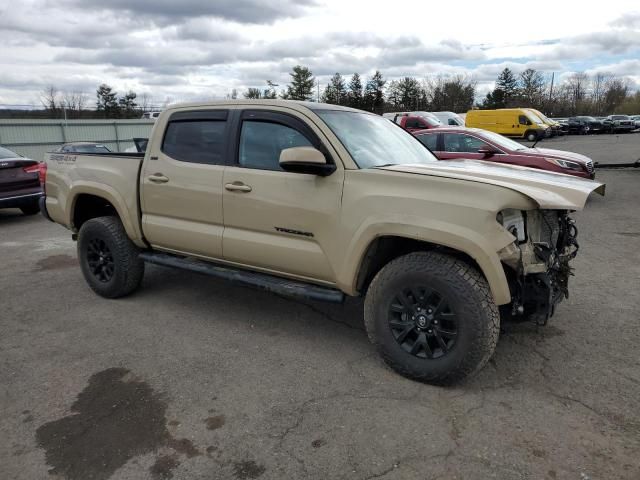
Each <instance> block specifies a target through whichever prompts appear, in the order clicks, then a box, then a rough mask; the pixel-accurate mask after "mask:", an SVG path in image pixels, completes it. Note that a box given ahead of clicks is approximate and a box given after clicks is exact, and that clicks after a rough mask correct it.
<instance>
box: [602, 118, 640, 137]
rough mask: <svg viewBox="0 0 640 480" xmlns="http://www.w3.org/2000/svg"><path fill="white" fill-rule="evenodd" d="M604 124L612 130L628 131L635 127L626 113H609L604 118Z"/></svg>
mask: <svg viewBox="0 0 640 480" xmlns="http://www.w3.org/2000/svg"><path fill="white" fill-rule="evenodd" d="M604 125H605V126H606V127H607V129H608V130H610V131H611V133H613V132H630V131H631V130H635V129H636V124H635V122H634V121H633V120H632V119H631V117H629V116H628V115H609V116H608V117H607V118H605V119H604Z"/></svg>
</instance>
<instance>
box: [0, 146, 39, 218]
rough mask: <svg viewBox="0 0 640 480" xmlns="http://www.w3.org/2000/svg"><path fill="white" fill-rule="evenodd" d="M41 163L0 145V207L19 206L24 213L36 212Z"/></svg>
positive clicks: (37, 209) (32, 213) (31, 213)
mask: <svg viewBox="0 0 640 480" xmlns="http://www.w3.org/2000/svg"><path fill="white" fill-rule="evenodd" d="M41 168H42V167H41V165H40V164H39V163H38V162H36V161H35V160H31V159H30V158H25V157H23V156H22V155H19V154H17V153H16V152H13V151H11V150H9V149H8V148H4V147H0V208H19V209H20V210H22V213H23V214H25V215H34V214H36V213H38V211H39V208H38V200H39V199H40V197H41V196H42V188H41V186H40V169H41Z"/></svg>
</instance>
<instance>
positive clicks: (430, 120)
mask: <svg viewBox="0 0 640 480" xmlns="http://www.w3.org/2000/svg"><path fill="white" fill-rule="evenodd" d="M383 117H384V118H388V119H389V120H391V121H392V122H393V123H395V124H397V125H400V126H401V127H402V128H404V129H405V130H407V131H409V132H412V131H414V130H424V129H425V128H436V127H441V126H442V122H441V121H440V120H439V119H438V118H437V117H436V116H435V115H433V114H431V113H429V112H397V113H385V114H384V115H383Z"/></svg>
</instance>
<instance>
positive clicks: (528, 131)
mask: <svg viewBox="0 0 640 480" xmlns="http://www.w3.org/2000/svg"><path fill="white" fill-rule="evenodd" d="M465 124H466V126H467V127H472V128H482V129H484V130H489V131H490V132H495V133H500V134H502V135H506V136H509V137H520V138H526V139H527V140H529V141H530V142H533V141H535V140H537V139H539V138H543V137H546V136H549V135H550V134H551V131H550V130H549V126H548V125H545V124H544V122H543V121H542V119H541V118H539V117H538V116H537V115H536V114H535V113H533V112H532V111H530V110H529V109H526V108H500V109H498V110H469V111H468V112H467V116H466V118H465Z"/></svg>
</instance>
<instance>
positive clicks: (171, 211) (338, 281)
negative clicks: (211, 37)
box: [41, 100, 604, 384]
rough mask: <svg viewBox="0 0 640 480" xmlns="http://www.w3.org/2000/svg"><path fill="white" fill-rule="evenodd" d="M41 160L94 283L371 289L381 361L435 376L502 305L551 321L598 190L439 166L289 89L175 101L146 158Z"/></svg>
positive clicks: (106, 290)
mask: <svg viewBox="0 0 640 480" xmlns="http://www.w3.org/2000/svg"><path fill="white" fill-rule="evenodd" d="M46 164H47V173H46V196H45V197H44V198H43V201H42V202H41V209H42V212H43V214H44V215H45V216H46V217H47V218H49V219H50V220H53V221H54V222H58V223H60V224H61V225H64V226H65V227H67V228H68V229H69V230H71V232H72V233H73V238H74V239H77V242H78V243H77V245H78V259H79V262H80V267H81V269H82V272H83V274H84V277H85V279H86V281H87V283H88V284H89V286H90V287H91V288H92V289H93V290H94V291H95V292H96V293H98V294H99V295H102V296H104V297H108V298H116V297H121V296H123V295H127V294H130V293H131V292H133V291H134V290H136V288H138V286H139V285H140V282H141V280H142V276H143V273H144V267H145V263H153V264H158V265H165V266H170V267H177V268H182V269H187V270H192V271H195V272H200V273H205V274H210V275H214V276H217V277H222V278H226V279H229V280H232V281H236V282H240V283H243V284H248V285H253V286H256V287H259V288H264V289H267V290H270V291H273V292H278V293H280V294H286V295H292V296H298V297H303V298H308V299H315V300H325V301H334V302H340V301H342V300H343V299H344V297H345V295H349V296H364V297H365V309H364V312H365V319H364V321H365V325H366V329H367V333H368V335H369V338H370V339H371V341H372V342H373V344H374V345H375V346H376V348H377V349H378V351H379V352H380V354H381V355H382V357H383V358H384V360H385V361H386V362H387V363H388V364H389V365H390V366H391V367H393V368H394V369H395V370H397V371H398V372H400V373H401V374H403V375H406V376H408V377H410V378H414V379H418V380H421V381H425V382H431V383H439V384H442V383H450V382H453V381H456V380H458V379H461V378H463V377H465V376H467V375H469V374H472V373H473V372H475V371H477V370H479V369H480V368H481V367H482V366H483V365H484V364H485V363H486V362H487V360H488V359H489V358H490V357H491V355H492V353H493V351H494V349H495V346H496V343H497V340H498V334H499V330H500V316H501V314H502V315H503V316H510V317H519V318H523V319H524V318H527V319H533V320H535V321H537V322H539V323H546V321H547V319H548V318H549V317H550V316H551V315H552V314H553V312H554V310H555V308H556V306H557V304H558V302H559V301H560V300H561V299H562V298H563V297H565V296H566V295H567V294H568V279H569V275H570V272H571V267H570V266H569V262H570V260H571V259H572V258H573V257H574V256H575V254H576V252H577V250H578V244H577V241H576V235H577V230H576V227H575V224H574V222H573V220H572V219H571V218H569V216H568V214H569V212H571V211H574V210H580V209H582V208H583V207H584V205H585V202H586V200H587V197H588V196H589V194H590V193H591V192H592V191H594V190H598V191H599V192H600V193H604V186H603V185H601V184H599V183H596V182H593V181H590V180H583V179H579V178H575V177H570V176H567V175H563V174H553V173H546V172H542V171H536V170H531V169H526V168H521V167H509V166H504V165H499V164H495V163H485V162H481V161H465V160H462V161H447V162H439V161H438V160H437V159H436V158H435V157H434V156H433V155H432V154H431V153H430V152H429V150H428V149H427V148H425V147H424V146H423V145H422V144H421V143H420V142H419V141H418V140H416V139H415V138H414V137H412V136H411V135H410V134H409V133H407V132H405V131H404V130H402V129H401V128H400V127H398V126H396V125H394V124H393V123H392V122H390V121H389V120H387V119H384V118H382V117H379V116H377V115H373V114H369V113H366V112H362V111H358V110H353V109H348V108H342V107H337V106H334V105H324V104H320V103H298V102H292V101H280V100H263V101H242V100H238V101H229V102H212V103H202V104H189V105H180V106H174V107H171V108H168V109H167V110H165V111H163V112H162V114H161V115H160V117H159V118H158V120H157V122H156V123H155V126H154V129H153V132H152V135H151V138H150V139H149V144H148V147H147V150H146V153H144V154H136V153H133V154H117V153H112V154H63V153H51V154H49V155H48V157H47V159H46ZM498 307H500V309H499V308H498Z"/></svg>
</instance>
